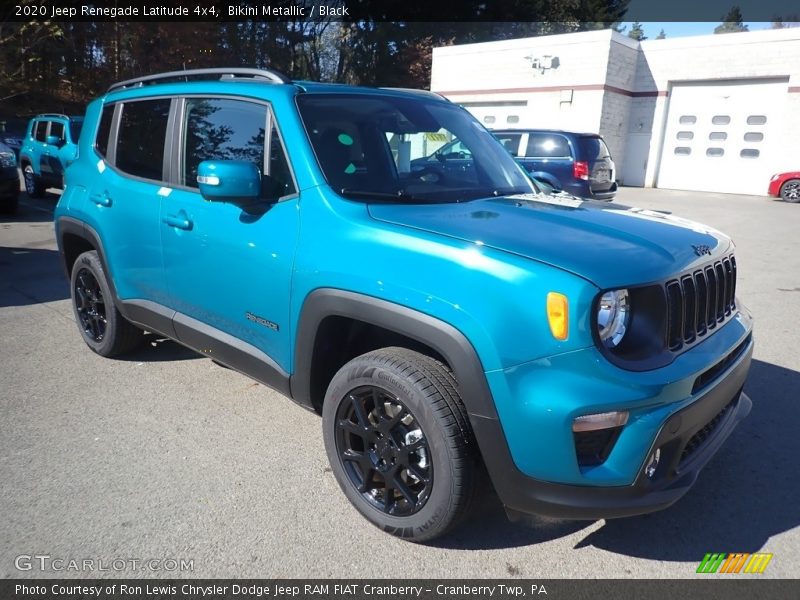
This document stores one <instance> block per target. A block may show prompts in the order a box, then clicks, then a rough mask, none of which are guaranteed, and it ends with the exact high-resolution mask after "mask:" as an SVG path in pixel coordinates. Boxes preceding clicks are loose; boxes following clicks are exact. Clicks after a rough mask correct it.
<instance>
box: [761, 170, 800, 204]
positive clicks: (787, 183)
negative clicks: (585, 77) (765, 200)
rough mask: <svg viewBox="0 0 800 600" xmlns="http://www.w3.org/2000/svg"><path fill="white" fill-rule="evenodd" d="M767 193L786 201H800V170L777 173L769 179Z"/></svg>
mask: <svg viewBox="0 0 800 600" xmlns="http://www.w3.org/2000/svg"><path fill="white" fill-rule="evenodd" d="M767 193H768V194H769V195H770V196H772V197H774V198H783V199H784V200H785V201H786V202H800V171H791V172H789V173H776V174H775V175H773V176H772V179H770V180H769V189H768V190H767Z"/></svg>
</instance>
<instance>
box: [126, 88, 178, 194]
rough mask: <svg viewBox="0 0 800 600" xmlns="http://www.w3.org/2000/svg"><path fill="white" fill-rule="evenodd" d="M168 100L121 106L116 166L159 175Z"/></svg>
mask: <svg viewBox="0 0 800 600" xmlns="http://www.w3.org/2000/svg"><path fill="white" fill-rule="evenodd" d="M169 105H170V101H169V100H168V99H166V98H164V99H160V100H140V101H138V102H126V103H125V104H124V105H123V106H122V118H121V119H120V123H119V133H118V134H117V156H116V167H117V168H118V169H120V170H121V171H125V172H126V173H129V174H131V175H135V176H137V177H143V178H144V179H154V180H156V181H158V180H160V179H162V178H163V169H164V140H165V138H166V132H167V118H168V117H169Z"/></svg>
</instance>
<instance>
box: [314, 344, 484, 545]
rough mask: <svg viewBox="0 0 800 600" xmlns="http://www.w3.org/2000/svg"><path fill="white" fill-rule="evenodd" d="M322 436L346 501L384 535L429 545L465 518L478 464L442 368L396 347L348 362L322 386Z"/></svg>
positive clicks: (460, 404) (465, 418)
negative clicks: (387, 534)
mask: <svg viewBox="0 0 800 600" xmlns="http://www.w3.org/2000/svg"><path fill="white" fill-rule="evenodd" d="M322 436H323V441H324V442H325V451H326V453H327V455H328V461H329V463H330V465H331V471H332V473H333V476H334V477H335V478H336V482H337V483H338V484H339V487H340V488H341V489H342V491H343V492H344V495H345V496H346V497H347V499H348V500H349V501H350V503H351V504H352V505H353V507H355V508H356V510H358V512H360V513H361V515H362V516H363V517H365V518H366V519H367V520H368V521H370V522H371V523H372V524H373V525H375V526H377V527H379V528H380V529H382V530H383V531H385V532H387V533H390V534H392V535H395V536H397V537H401V538H403V539H406V540H410V541H412V542H427V541H429V540H432V539H435V538H437V537H439V536H441V535H444V534H445V533H447V532H448V531H450V530H451V529H452V528H453V527H455V526H456V525H457V524H458V523H459V522H460V521H461V520H462V519H463V517H464V516H465V515H466V514H467V513H468V512H469V507H470V505H471V503H472V499H473V497H474V493H475V490H476V485H475V481H476V477H475V474H476V470H477V465H478V464H479V460H480V458H479V456H478V454H477V451H476V444H475V439H474V435H473V433H472V428H471V427H470V423H469V417H468V415H467V411H466V408H465V407H464V403H463V401H462V400H461V397H460V395H459V393H458V383H457V382H456V380H455V378H454V377H453V374H452V372H451V371H450V369H449V368H448V367H447V365H445V364H444V363H442V362H441V361H438V360H436V359H435V358H433V357H431V356H427V355H425V354H421V353H419V352H415V351H413V350H411V349H408V348H400V347H386V348H381V349H379V350H373V351H371V352H367V353H366V354H362V355H361V356H357V357H355V358H353V359H352V360H350V361H349V362H347V363H346V364H345V365H343V366H342V368H341V369H339V371H338V372H337V373H336V375H334V376H333V379H332V380H331V382H330V384H329V385H328V390H327V392H326V394H325V399H324V401H323V405H322Z"/></svg>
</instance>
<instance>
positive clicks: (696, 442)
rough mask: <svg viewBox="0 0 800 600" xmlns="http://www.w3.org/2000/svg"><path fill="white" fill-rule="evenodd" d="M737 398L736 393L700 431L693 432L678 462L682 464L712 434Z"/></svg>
mask: <svg viewBox="0 0 800 600" xmlns="http://www.w3.org/2000/svg"><path fill="white" fill-rule="evenodd" d="M737 398H739V394H736V396H735V397H734V399H733V400H731V401H730V402H728V404H726V405H725V408H723V409H722V410H721V411H719V412H718V413H717V415H716V416H715V417H714V418H713V419H711V420H710V421H709V422H708V423H706V424H705V426H704V427H703V428H702V429H701V430H700V431H698V432H697V433H695V434H694V435H693V436H692V437H691V439H689V441H688V442H687V444H686V446H685V447H684V448H683V452H682V453H681V460H680V464H683V463H684V462H685V461H686V460H687V459H688V458H689V457H691V456H692V454H694V453H695V452H696V451H697V450H698V449H700V448H701V447H702V446H703V444H704V443H705V442H706V440H708V439H709V438H710V437H711V436H712V435H713V434H714V430H715V429H716V428H717V427H718V426H719V424H720V423H722V420H723V419H724V418H725V415H727V414H728V411H730V410H731V408H732V407H733V405H734V403H735V402H736V400H737Z"/></svg>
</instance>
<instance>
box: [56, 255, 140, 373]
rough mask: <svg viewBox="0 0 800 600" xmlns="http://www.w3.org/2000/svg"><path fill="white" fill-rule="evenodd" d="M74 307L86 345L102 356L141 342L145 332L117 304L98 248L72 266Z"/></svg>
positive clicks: (71, 280) (79, 258) (128, 349)
mask: <svg viewBox="0 0 800 600" xmlns="http://www.w3.org/2000/svg"><path fill="white" fill-rule="evenodd" d="M70 295H71V297H72V310H73V312H74V313H75V322H76V323H77V325H78V331H80V332H81V337H83V341H84V342H86V345H87V346H89V348H91V349H92V351H94V352H96V353H97V354H99V355H100V356H105V357H108V358H111V357H114V356H121V355H123V354H125V353H127V352H130V351H131V350H133V349H135V348H136V347H137V346H139V345H140V344H141V342H142V340H143V339H144V332H143V331H142V330H141V329H139V328H138V327H136V326H134V325H132V324H131V323H130V322H129V321H127V320H126V319H125V317H123V316H122V315H121V314H120V312H119V310H117V307H116V306H115V304H114V296H113V294H112V293H111V289H110V288H109V285H108V281H107V280H106V275H105V272H104V271H103V265H102V263H101V262H100V258H99V257H98V256H97V252H95V251H94V250H92V251H91V252H84V253H83V254H81V255H80V256H79V257H78V258H77V260H76V261H75V264H74V265H73V266H72V274H71V277H70Z"/></svg>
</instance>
